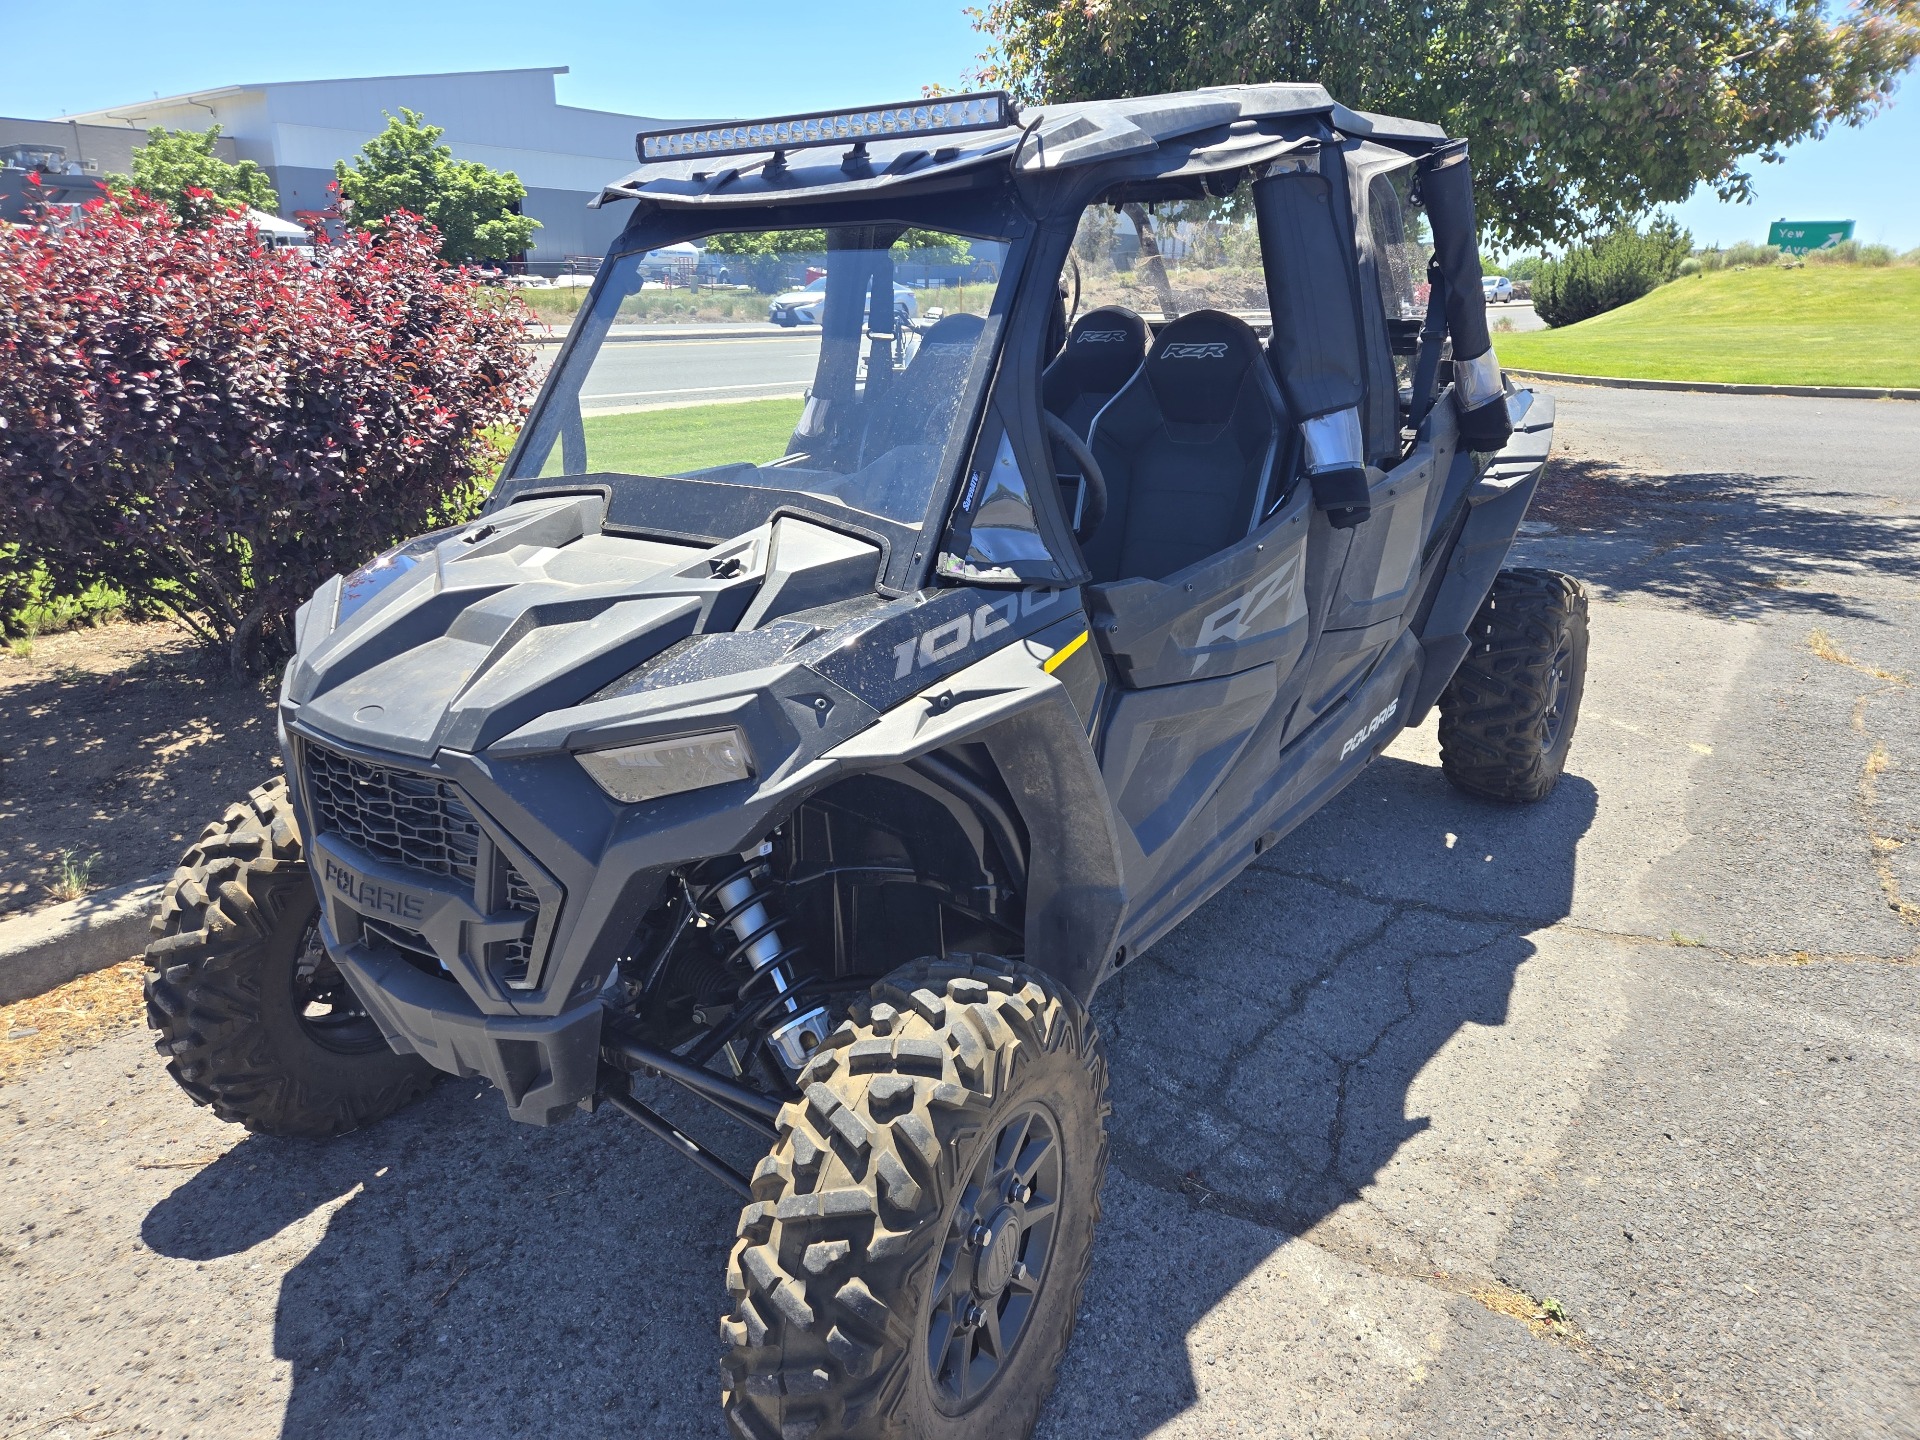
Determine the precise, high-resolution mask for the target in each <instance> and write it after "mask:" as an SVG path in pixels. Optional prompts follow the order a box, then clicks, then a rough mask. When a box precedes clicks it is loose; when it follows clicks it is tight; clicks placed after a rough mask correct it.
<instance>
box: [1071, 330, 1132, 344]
mask: <svg viewBox="0 0 1920 1440" xmlns="http://www.w3.org/2000/svg"><path fill="white" fill-rule="evenodd" d="M1126 341H1127V332H1126V331H1124V330H1082V331H1081V332H1080V338H1079V339H1078V340H1076V341H1074V342H1073V343H1074V344H1076V345H1124V344H1126Z"/></svg>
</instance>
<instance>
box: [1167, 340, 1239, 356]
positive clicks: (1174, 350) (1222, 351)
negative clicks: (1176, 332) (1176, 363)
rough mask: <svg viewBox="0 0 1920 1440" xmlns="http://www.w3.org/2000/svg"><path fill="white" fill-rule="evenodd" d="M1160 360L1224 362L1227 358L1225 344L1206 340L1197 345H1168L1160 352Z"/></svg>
mask: <svg viewBox="0 0 1920 1440" xmlns="http://www.w3.org/2000/svg"><path fill="white" fill-rule="evenodd" d="M1160 358H1161V359H1162V360H1224V359H1226V358H1227V342H1226V341H1224V340H1208V341H1206V342H1205V343H1203V344H1197V345H1178V344H1176V345H1169V346H1167V348H1166V349H1164V350H1162V351H1161V352H1160Z"/></svg>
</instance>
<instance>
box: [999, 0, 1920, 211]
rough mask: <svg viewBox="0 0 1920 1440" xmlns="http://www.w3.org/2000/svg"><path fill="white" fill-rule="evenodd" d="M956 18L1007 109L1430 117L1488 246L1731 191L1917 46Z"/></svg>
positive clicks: (1404, 0) (1340, 20)
mask: <svg viewBox="0 0 1920 1440" xmlns="http://www.w3.org/2000/svg"><path fill="white" fill-rule="evenodd" d="M1842 5H1844V6H1845V8H1844V9H1843V8H1841V7H1842ZM976 23H977V24H978V25H979V26H980V28H981V29H982V30H983V31H984V32H985V33H986V34H987V36H988V37H989V42H988V49H987V51H986V53H985V54H984V55H983V56H982V57H981V59H982V70H981V78H982V79H984V80H985V81H987V82H988V83H991V84H998V85H1003V86H1005V87H1007V88H1008V89H1010V90H1011V91H1013V92H1014V94H1015V95H1016V96H1018V97H1019V98H1021V99H1023V100H1028V101H1041V100H1046V101H1063V100H1090V99H1101V98H1108V97H1113V96H1120V95H1144V94H1150V93H1153V92H1155V91H1165V90H1184V89H1191V88H1195V87H1198V86H1203V85H1220V84H1233V83H1241V82H1258V81H1272V80H1291V81H1302V80H1312V81H1319V82H1320V83H1321V84H1323V85H1325V86H1326V87H1327V89H1328V90H1329V91H1330V92H1331V93H1332V94H1333V95H1334V97H1335V98H1336V99H1338V100H1341V101H1343V102H1344V103H1346V104H1348V105H1352V106H1355V107H1364V108H1366V109H1369V110H1382V111H1388V112H1391V113H1395V114H1401V115H1408V116H1412V117H1416V118H1419V119H1422V120H1430V121H1434V122H1436V123H1438V124H1440V125H1443V126H1445V127H1446V130H1447V132H1448V133H1449V134H1451V135H1459V136H1463V137H1465V138H1466V139H1468V140H1469V141H1471V142H1472V145H1473V154H1474V176H1475V181H1476V190H1477V195H1478V199H1479V209H1480V217H1481V221H1482V223H1483V225H1484V226H1485V228H1486V229H1487V231H1488V232H1489V233H1490V235H1491V238H1492V239H1493V240H1494V241H1495V242H1497V244H1499V245H1500V246H1501V247H1503V248H1508V249H1518V248H1522V247H1531V246H1533V245H1536V244H1538V243H1540V242H1541V241H1548V240H1551V241H1567V240H1571V239H1574V238H1577V237H1579V236H1581V235H1585V234H1589V233H1594V232H1597V231H1603V230H1606V229H1608V228H1609V227H1611V226H1612V225H1613V224H1615V223H1616V222H1617V221H1618V220H1619V219H1620V218H1621V217H1622V216H1638V215H1642V214H1645V213H1646V212H1647V211H1648V210H1650V209H1651V208H1652V207H1653V206H1655V205H1658V204H1661V203H1663V202H1668V201H1679V200H1684V199H1685V198H1686V197H1687V196H1688V195H1689V194H1690V193H1692V191H1693V188H1694V186H1695V185H1696V184H1698V183H1700V182H1701V181H1705V182H1707V183H1708V184H1710V185H1712V186H1713V188H1714V189H1715V190H1716V191H1718V193H1719V194H1720V195H1721V196H1722V197H1723V198H1725V199H1728V200H1746V199H1749V198H1750V196H1751V189H1752V176H1751V175H1750V173H1749V172H1748V171H1746V170H1745V169H1743V168H1741V162H1742V159H1743V157H1747V158H1752V157H1757V158H1758V159H1759V160H1761V161H1763V162H1771V161H1777V160H1779V159H1780V158H1781V156H1782V154H1783V152H1784V151H1785V149H1786V148H1787V147H1788V146H1789V145H1791V144H1793V143H1794V142H1796V141H1798V140H1803V139H1807V138H1809V137H1818V136H1820V135H1822V134H1824V133H1825V132H1826V131H1827V129H1828V128H1829V127H1831V126H1832V125H1834V124H1836V123H1840V124H1847V125H1858V124H1860V123H1862V122H1863V121H1864V120H1866V119H1868V118H1869V117H1870V116H1871V115H1873V114H1874V113H1875V111H1876V110H1877V109H1878V108H1879V107H1880V106H1881V105H1883V104H1884V103H1885V102H1886V100H1887V98H1888V96H1889V95H1890V94H1891V93H1892V90H1893V87H1894V85H1895V83H1896V82H1897V80H1898V79H1899V77H1900V76H1901V75H1902V74H1903V73H1904V72H1905V71H1906V69H1907V68H1908V67H1909V66H1910V65H1911V64H1912V63H1913V61H1914V58H1915V57H1916V55H1920V0H1839V3H1836V4H1834V5H1832V6H1831V7H1830V6H1829V5H1828V4H1827V3H1826V0H1572V3H1570V4H1567V5H1561V6H1546V5H1538V4H1532V3H1527V0H1516V3H1509V4H1506V5H1499V6H1487V5H1484V4H1479V3H1474V0H1417V3H1416V0H1354V3H1353V4H1349V5H1339V6H1334V5H1324V4H1322V3H1320V0H1126V3H1084V4H1062V3H1060V0H987V3H986V5H985V8H984V9H983V10H981V11H979V12H977V15H976Z"/></svg>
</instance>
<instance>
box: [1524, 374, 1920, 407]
mask: <svg viewBox="0 0 1920 1440" xmlns="http://www.w3.org/2000/svg"><path fill="white" fill-rule="evenodd" d="M1502 368H1503V369H1505V370H1506V373H1507V374H1509V375H1512V376H1514V377H1515V378H1517V379H1521V380H1549V381H1554V382H1556V383H1558V384H1561V385H1601V386H1604V387H1606V388H1607V389H1609V390H1692V391H1696V392H1699V393H1701V394H1706V395H1799V396H1804V397H1808V398H1811V399H1815V400H1920V390H1902V389H1879V388H1876V387H1874V386H1871V385H1736V384H1734V383H1732V382H1731V381H1725V380H1629V379H1624V378H1622V377H1620V376H1616V375H1562V374H1560V373H1559V372H1558V371H1554V370H1515V369H1513V368H1511V367H1506V366H1503V367H1502Z"/></svg>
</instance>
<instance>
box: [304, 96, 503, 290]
mask: <svg viewBox="0 0 1920 1440" xmlns="http://www.w3.org/2000/svg"><path fill="white" fill-rule="evenodd" d="M445 133H446V132H445V131H444V130H443V129H441V127H440V126H438V125H429V124H427V122H426V121H425V120H423V119H422V118H421V116H420V114H419V112H418V111H414V110H408V109H405V108H402V109H401V111H400V115H399V117H398V118H397V119H396V118H395V117H394V116H392V115H389V116H387V128H386V129H384V130H382V131H381V132H380V133H379V134H378V135H376V136H374V137H373V138H372V139H371V140H369V141H367V143H366V144H364V145H362V146H361V147H360V153H359V155H358V156H356V157H355V158H354V161H353V163H352V164H351V165H349V164H348V163H347V162H346V161H344V160H338V161H335V162H334V167H333V174H334V181H335V183H336V184H337V185H338V186H339V188H340V199H341V200H342V201H343V202H345V205H344V207H343V208H344V209H345V210H346V212H347V214H348V217H349V220H350V222H351V223H352V225H353V226H354V228H355V229H358V230H365V231H379V230H380V229H381V228H382V227H383V226H385V224H386V223H387V217H388V216H390V215H393V214H395V213H396V212H399V211H406V212H408V213H409V214H413V215H421V216H425V217H426V219H427V220H428V222H429V223H431V224H432V225H433V227H434V228H435V229H436V230H437V231H438V232H439V235H440V253H441V254H442V255H444V256H445V257H446V258H447V259H449V260H509V259H512V258H513V257H514V256H516V255H519V254H521V253H522V252H523V251H525V250H526V248H527V247H528V246H529V245H531V244H532V243H533V232H534V231H535V230H538V229H539V228H540V222H539V221H538V220H535V219H533V218H532V217H530V216H527V215H520V214H516V213H515V208H514V207H516V206H517V205H518V204H519V203H520V202H521V201H522V200H524V199H526V197H527V187H526V186H524V185H522V184H521V183H520V177H519V176H518V175H515V174H514V173H513V172H512V171H511V170H490V169H488V168H487V167H486V166H485V165H482V164H481V163H480V162H479V161H477V160H456V159H454V157H453V151H452V149H451V148H449V147H448V146H446V145H443V144H441V143H440V137H441V136H442V135H444V134H445Z"/></svg>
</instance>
